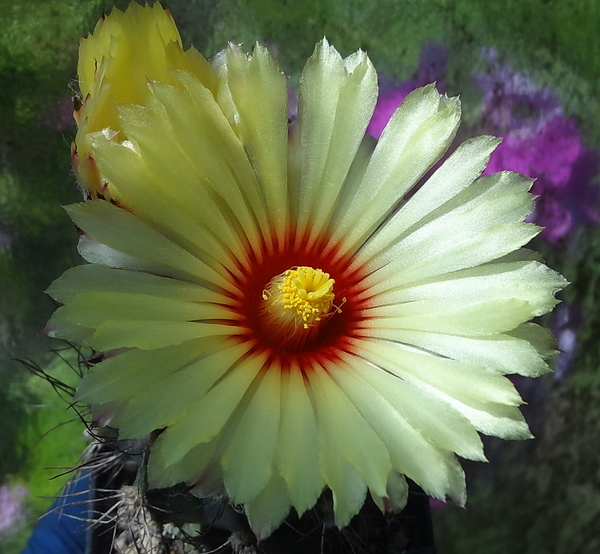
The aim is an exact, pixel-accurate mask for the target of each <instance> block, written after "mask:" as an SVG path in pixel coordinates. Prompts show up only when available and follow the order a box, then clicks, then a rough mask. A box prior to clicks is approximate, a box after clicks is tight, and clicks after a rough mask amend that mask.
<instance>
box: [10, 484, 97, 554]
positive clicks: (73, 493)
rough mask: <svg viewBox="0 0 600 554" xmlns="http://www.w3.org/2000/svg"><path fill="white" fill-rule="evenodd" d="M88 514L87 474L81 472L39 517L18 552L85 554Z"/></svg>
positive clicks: (89, 530)
mask: <svg viewBox="0 0 600 554" xmlns="http://www.w3.org/2000/svg"><path fill="white" fill-rule="evenodd" d="M89 516H90V475H89V473H82V474H81V475H79V477H77V478H76V479H74V480H73V481H71V482H70V483H69V484H68V485H67V487H66V488H65V490H64V492H63V493H62V495H61V496H60V497H59V498H58V499H57V500H56V502H54V504H53V505H52V507H51V508H50V510H49V511H48V513H46V514H45V515H44V517H43V518H42V519H40V521H39V523H38V524H37V525H36V527H35V529H34V530H33V534H32V535H31V537H30V538H29V541H28V542H27V547H26V548H25V550H23V551H22V552H21V554H85V551H86V546H87V543H88V537H89V535H90V533H91V523H90V522H89V521H87V519H88V518H89Z"/></svg>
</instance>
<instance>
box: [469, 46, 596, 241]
mask: <svg viewBox="0 0 600 554" xmlns="http://www.w3.org/2000/svg"><path fill="white" fill-rule="evenodd" d="M483 55H484V57H485V58H486V59H487V62H488V68H487V71H486V72H482V73H478V74H477V75H476V76H475V83H476V84H477V85H478V86H479V88H481V89H482V91H483V99H482V101H481V105H480V108H479V109H480V112H481V116H482V122H483V126H484V127H485V128H486V130H487V131H489V132H491V133H492V134H495V135H499V136H503V137H504V141H503V142H502V144H500V146H499V147H498V148H497V149H496V151H495V152H494V153H493V154H492V157H491V159H490V163H489V165H488V168H487V169H486V173H493V172H496V171H502V170H511V171H518V172H520V173H523V174H524V175H527V176H528V177H531V178H535V179H536V182H535V184H534V186H533V189H532V191H533V192H534V193H535V194H537V195H539V198H538V201H537V203H536V210H535V213H534V214H533V216H532V220H533V221H535V222H536V223H537V224H539V225H541V226H542V227H545V229H544V231H543V232H542V235H541V236H543V237H544V238H546V239H547V240H548V241H550V242H553V243H555V242H557V241H559V240H560V239H562V238H564V237H565V236H566V235H567V234H568V233H569V231H571V230H572V229H575V228H577V227H578V226H579V225H581V224H582V223H588V222H597V221H598V211H597V201H598V194H597V189H596V187H594V186H593V185H592V180H593V179H594V178H595V177H596V176H597V175H598V171H599V168H600V163H599V161H600V160H599V157H598V153H597V152H595V151H592V150H589V149H587V148H585V146H584V145H583V144H582V143H581V138H580V136H579V131H578V129H577V124H576V123H575V121H574V120H573V119H571V118H568V117H565V116H564V115H563V112H562V106H561V103H560V100H559V98H558V96H557V94H556V93H554V92H553V91H552V90H550V89H549V88H548V87H539V86H537V85H536V84H535V83H534V82H533V81H532V79H531V77H529V76H528V75H527V74H524V73H519V72H515V71H514V70H513V69H512V68H511V67H510V66H508V65H507V64H502V63H500V62H499V61H498V56H497V53H496V51H495V50H494V49H491V48H490V49H485V50H484V52H483Z"/></svg>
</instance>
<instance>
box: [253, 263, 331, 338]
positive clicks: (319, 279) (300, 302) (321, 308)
mask: <svg viewBox="0 0 600 554" xmlns="http://www.w3.org/2000/svg"><path fill="white" fill-rule="evenodd" d="M334 284H335V281H334V280H333V279H331V278H330V277H329V273H325V272H324V271H323V270H321V269H313V268H312V267H306V266H302V267H298V268H296V269H288V270H287V271H286V272H284V273H282V274H281V275H279V276H278V277H276V278H275V279H274V280H273V282H272V283H271V285H277V286H276V287H274V286H271V287H269V288H268V289H267V290H266V291H265V292H264V293H263V298H264V299H265V300H269V299H270V300H271V302H270V304H271V306H272V307H275V306H277V305H280V307H282V308H285V309H286V310H289V311H290V312H291V314H293V315H294V319H297V320H301V323H302V326H303V328H304V329H308V328H309V327H310V326H311V325H312V324H313V323H314V322H315V321H321V318H322V316H324V315H327V314H328V313H330V312H331V306H332V304H333V299H334V298H335V294H333V285H334ZM273 289H275V290H273Z"/></svg>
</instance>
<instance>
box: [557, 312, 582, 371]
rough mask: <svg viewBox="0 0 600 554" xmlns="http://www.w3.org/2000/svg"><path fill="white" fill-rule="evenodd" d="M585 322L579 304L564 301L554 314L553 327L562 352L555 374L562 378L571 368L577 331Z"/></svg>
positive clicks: (575, 347)
mask: <svg viewBox="0 0 600 554" xmlns="http://www.w3.org/2000/svg"><path fill="white" fill-rule="evenodd" d="M582 324H583V312H582V309H581V307H580V306H579V305H575V304H569V303H567V302H562V303H561V304H559V305H558V306H557V307H556V309H555V310H554V312H553V314H552V321H551V328H552V332H553V333H554V335H555V336H556V340H557V341H558V349H559V350H560V354H559V355H558V358H557V359H556V363H555V364H554V376H555V377H556V379H558V380H561V379H562V378H563V377H564V376H565V373H566V372H567V371H568V370H569V369H570V366H571V365H572V363H573V359H574V357H575V352H576V349H577V331H578V330H579V329H580V327H581V325H582Z"/></svg>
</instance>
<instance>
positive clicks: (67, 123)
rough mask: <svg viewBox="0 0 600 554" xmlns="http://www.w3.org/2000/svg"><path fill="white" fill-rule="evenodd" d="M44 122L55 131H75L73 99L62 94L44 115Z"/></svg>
mask: <svg viewBox="0 0 600 554" xmlns="http://www.w3.org/2000/svg"><path fill="white" fill-rule="evenodd" d="M44 124H45V125H47V126H48V127H51V128H52V129H55V130H57V131H67V130H69V131H75V130H76V125H75V118H74V117H73V99H72V98H70V97H67V96H64V97H62V98H60V99H59V100H58V102H56V104H54V106H52V108H51V109H50V110H48V112H47V113H46V115H45V116H44Z"/></svg>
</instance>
